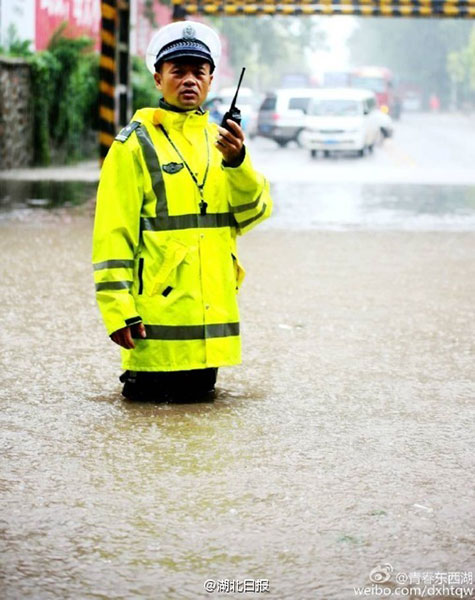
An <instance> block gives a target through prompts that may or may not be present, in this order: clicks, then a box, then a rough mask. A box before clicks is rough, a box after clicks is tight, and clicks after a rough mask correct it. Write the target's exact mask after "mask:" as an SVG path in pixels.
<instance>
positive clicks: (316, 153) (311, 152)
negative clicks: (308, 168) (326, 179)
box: [310, 150, 318, 158]
mask: <svg viewBox="0 0 475 600" xmlns="http://www.w3.org/2000/svg"><path fill="white" fill-rule="evenodd" d="M317 155H318V152H317V151H316V150H310V158H317Z"/></svg>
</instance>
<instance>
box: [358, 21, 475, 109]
mask: <svg viewBox="0 0 475 600" xmlns="http://www.w3.org/2000/svg"><path fill="white" fill-rule="evenodd" d="M471 28H472V25H471V23H470V22H469V21H462V20H457V21H454V20H438V19H412V20H409V19H408V20H406V19H385V18H384V19H383V18H372V19H360V20H359V27H358V28H357V29H356V30H355V31H354V33H353V35H352V36H351V38H350V40H349V47H350V54H351V59H352V62H353V66H360V65H362V64H375V65H379V66H385V67H388V68H390V69H391V70H392V71H393V72H394V74H395V75H396V77H397V79H398V80H399V81H401V82H404V83H407V84H412V85H416V86H419V87H421V88H422V90H423V91H424V92H425V94H426V96H428V95H430V94H431V93H436V94H437V95H438V96H439V97H440V98H441V100H442V102H443V103H445V104H447V103H448V101H449V98H450V86H451V82H450V76H449V71H448V69H447V57H448V56H449V54H450V53H451V52H454V51H455V52H456V51H459V50H460V49H461V48H463V47H464V46H465V45H466V44H467V42H468V39H469V35H470V31H471Z"/></svg>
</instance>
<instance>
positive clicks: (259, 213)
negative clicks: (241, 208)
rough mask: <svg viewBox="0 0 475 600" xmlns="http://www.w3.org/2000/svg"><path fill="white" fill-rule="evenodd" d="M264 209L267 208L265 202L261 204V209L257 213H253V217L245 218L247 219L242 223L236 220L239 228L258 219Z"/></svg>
mask: <svg viewBox="0 0 475 600" xmlns="http://www.w3.org/2000/svg"><path fill="white" fill-rule="evenodd" d="M266 209H267V204H264V205H263V206H262V208H261V210H260V211H259V212H258V213H257V215H254V216H253V217H251V218H250V219H247V221H243V222H242V223H240V222H239V221H238V227H239V228H240V229H244V228H245V227H247V226H248V225H250V224H251V223H254V221H257V220H258V219H260V218H261V217H262V215H263V214H264V213H265V212H266Z"/></svg>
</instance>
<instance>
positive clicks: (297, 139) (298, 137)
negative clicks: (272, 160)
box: [295, 129, 304, 148]
mask: <svg viewBox="0 0 475 600" xmlns="http://www.w3.org/2000/svg"><path fill="white" fill-rule="evenodd" d="M303 131H304V130H303V129H301V130H300V131H299V132H298V133H297V135H296V136H295V142H296V143H297V146H299V148H303V147H304V143H303V141H302V133H303Z"/></svg>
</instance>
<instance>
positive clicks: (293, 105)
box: [289, 98, 310, 113]
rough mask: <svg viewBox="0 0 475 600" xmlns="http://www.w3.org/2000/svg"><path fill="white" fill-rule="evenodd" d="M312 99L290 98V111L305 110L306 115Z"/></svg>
mask: <svg viewBox="0 0 475 600" xmlns="http://www.w3.org/2000/svg"><path fill="white" fill-rule="evenodd" d="M309 102H310V98H290V100H289V109H290V110H303V112H304V113H306V112H307V110H308V105H309Z"/></svg>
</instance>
